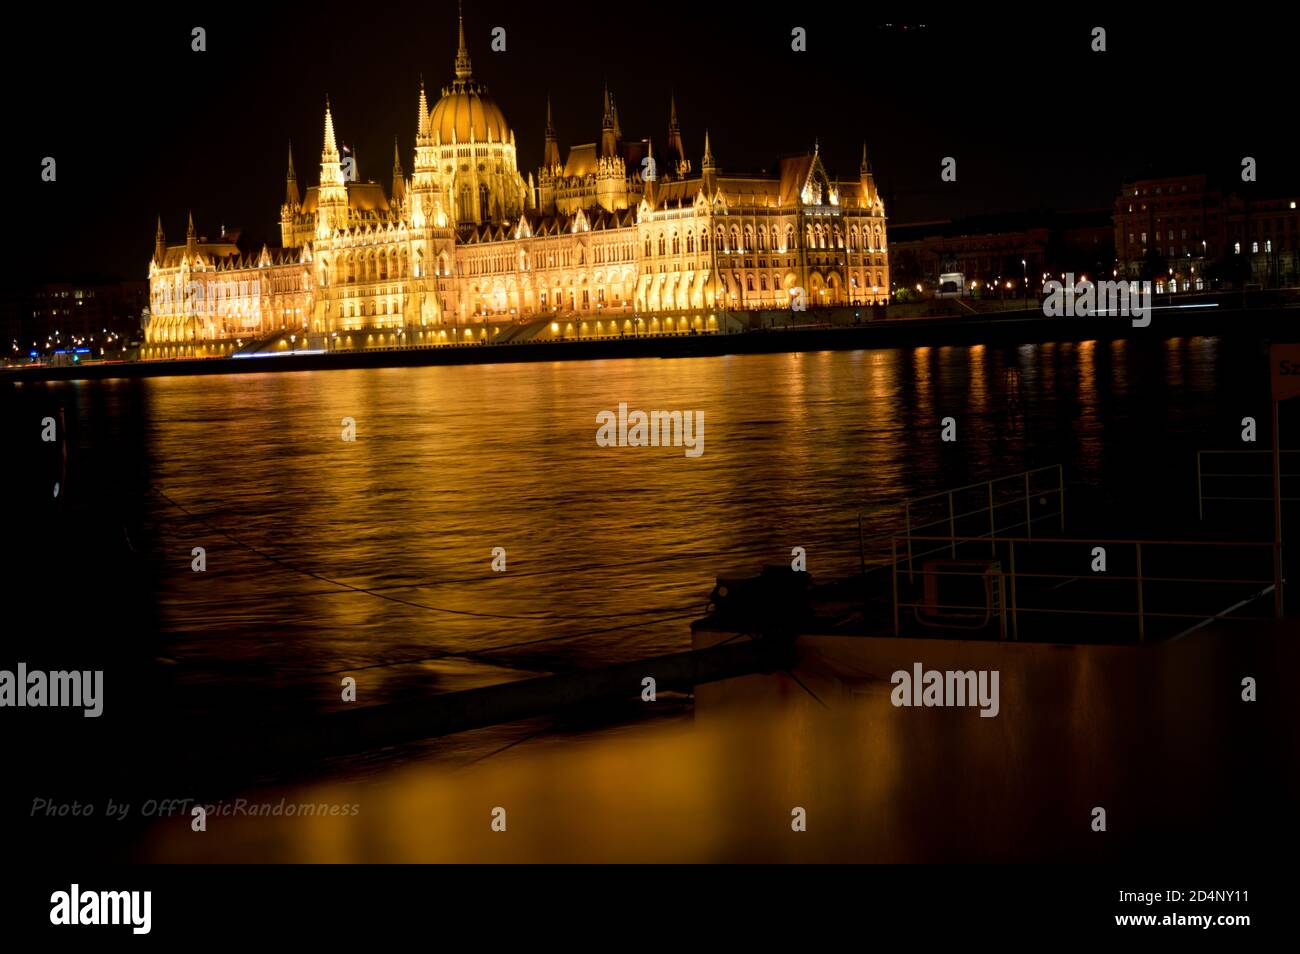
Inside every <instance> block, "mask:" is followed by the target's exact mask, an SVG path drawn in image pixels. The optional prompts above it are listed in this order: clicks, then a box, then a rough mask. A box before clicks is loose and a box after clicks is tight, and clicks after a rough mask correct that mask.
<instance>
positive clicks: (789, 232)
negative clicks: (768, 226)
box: [785, 225, 799, 252]
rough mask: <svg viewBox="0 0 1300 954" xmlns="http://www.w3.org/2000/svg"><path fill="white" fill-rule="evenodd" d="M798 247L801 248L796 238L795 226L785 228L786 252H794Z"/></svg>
mask: <svg viewBox="0 0 1300 954" xmlns="http://www.w3.org/2000/svg"><path fill="white" fill-rule="evenodd" d="M798 247H799V244H798V243H797V242H796V241H795V237H794V226H793V225H787V226H786V227H785V248H786V251H787V252H793V251H794V250H795V249H797V248H798Z"/></svg>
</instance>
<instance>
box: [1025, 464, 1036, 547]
mask: <svg viewBox="0 0 1300 954" xmlns="http://www.w3.org/2000/svg"><path fill="white" fill-rule="evenodd" d="M1025 536H1026V537H1027V538H1029V539H1030V540H1032V539H1033V538H1034V516H1033V513H1032V512H1031V511H1030V509H1029V471H1025Z"/></svg>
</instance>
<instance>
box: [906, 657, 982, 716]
mask: <svg viewBox="0 0 1300 954" xmlns="http://www.w3.org/2000/svg"><path fill="white" fill-rule="evenodd" d="M889 681H890V682H892V683H893V684H894V691H893V692H891V693H890V694H889V701H890V702H892V703H893V704H894V705H896V706H979V709H980V717H981V718H983V719H992V718H994V717H995V716H996V715H997V714H998V711H999V709H1001V703H1000V702H999V700H998V671H997V670H996V669H992V670H990V669H981V670H979V671H978V672H976V671H975V670H974V669H967V670H966V671H964V672H963V671H961V670H952V669H948V670H939V669H931V670H928V671H927V670H925V669H924V668H923V667H922V666H921V664H920V663H912V671H911V672H910V673H909V672H908V671H907V670H906V669H899V670H898V671H897V672H895V673H894V674H893V676H891V677H890V679H889Z"/></svg>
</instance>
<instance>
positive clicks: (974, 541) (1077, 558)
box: [891, 533, 1278, 643]
mask: <svg viewBox="0 0 1300 954" xmlns="http://www.w3.org/2000/svg"><path fill="white" fill-rule="evenodd" d="M913 541H917V542H926V543H928V542H938V543H942V544H944V545H945V546H942V547H939V548H938V549H939V550H940V551H942V550H948V551H949V552H950V553H952V554H957V553H958V551H959V548H963V547H965V548H967V549H968V550H969V549H971V548H974V550H977V551H978V552H979V553H981V554H982V553H983V548H984V546H985V545H986V544H988V543H989V537H988V536H987V535H986V534H981V535H979V536H956V535H951V534H941V535H935V534H925V535H921V534H912V533H902V534H895V535H894V539H893V542H892V544H891V555H892V558H893V559H892V564H893V622H894V635H895V636H899V635H902V614H903V611H905V610H911V611H912V612H913V613H914V614H916V617H917V620H918V622H920V623H922V624H924V625H932V626H933V625H944V624H943V623H942V622H938V623H936V622H934V619H935V618H940V617H943V616H944V615H945V614H947V616H948V618H949V619H956V618H959V617H961V616H962V615H966V616H971V615H974V616H979V614H985V622H986V625H987V623H988V622H991V620H992V618H993V617H995V616H996V617H997V620H998V630H999V634H998V635H999V638H1000V639H1007V638H1008V637H1009V638H1010V639H1013V640H1017V639H1019V638H1020V618H1021V616H1022V615H1024V614H1041V615H1043V616H1056V617H1071V618H1074V619H1084V620H1087V619H1108V618H1109V619H1114V618H1132V619H1134V620H1135V621H1136V623H1137V641H1138V642H1140V643H1141V642H1146V639H1147V635H1148V623H1150V622H1151V621H1158V620H1188V621H1195V625H1193V626H1191V627H1190V628H1185V629H1183V630H1182V631H1181V632H1179V633H1178V634H1177V635H1182V634H1184V633H1187V632H1191V631H1192V630H1195V629H1199V628H1200V627H1202V626H1205V625H1207V624H1208V623H1210V622H1213V621H1214V620H1216V619H1231V620H1233V621H1249V622H1263V621H1266V620H1270V619H1274V618H1276V614H1277V612H1278V610H1277V603H1276V595H1277V588H1276V584H1275V581H1274V579H1272V578H1270V577H1264V578H1259V579H1256V578H1248V577H1244V576H1240V575H1233V576H1225V577H1206V576H1204V575H1203V574H1199V573H1193V572H1185V573H1184V572H1176V571H1175V572H1173V573H1172V574H1171V573H1152V572H1149V570H1148V569H1147V568H1144V562H1146V561H1147V560H1149V558H1150V557H1151V556H1152V553H1153V551H1156V550H1157V548H1163V549H1167V551H1168V554H1167V558H1172V559H1173V560H1174V561H1182V562H1183V565H1187V564H1188V563H1191V562H1192V561H1194V560H1196V559H1197V558H1196V557H1194V556H1193V555H1192V554H1195V553H1202V554H1203V553H1221V554H1225V555H1228V554H1230V553H1231V552H1232V551H1233V550H1234V549H1235V550H1236V552H1237V554H1238V556H1237V559H1235V560H1234V561H1233V564H1232V565H1234V566H1235V565H1238V564H1239V561H1240V559H1241V555H1242V554H1243V553H1250V552H1263V553H1268V554H1271V553H1272V550H1273V544H1272V543H1267V542H1260V541H1221V540H1208V541H1207V540H1193V541H1186V540H1117V539H1095V538H1094V539H1090V540H1083V539H1069V538H1063V537H1050V538H1042V537H1040V538H1038V539H1034V538H1031V537H1029V536H1024V537H1007V536H1001V537H999V538H998V539H997V541H996V544H995V548H994V553H993V554H992V555H991V556H990V557H988V558H982V559H981V560H979V561H975V560H971V561H966V562H969V563H983V564H985V565H984V567H983V568H978V567H976V568H972V569H969V570H968V569H956V570H953V569H944V568H942V566H941V564H942V563H944V562H947V561H932V562H931V563H930V564H928V565H925V566H923V568H922V574H923V576H925V577H927V578H930V579H937V578H943V577H963V576H965V577H972V576H975V577H980V576H982V577H985V578H986V580H987V581H996V582H995V583H994V582H986V585H985V591H986V599H985V602H984V604H983V605H980V604H978V603H944V602H939V601H937V600H934V599H926V600H924V601H913V600H909V599H904V598H903V593H902V587H903V586H906V585H910V584H911V583H912V581H913V574H912V570H911V566H910V562H911V557H910V556H909V555H904V554H903V553H902V552H900V551H902V550H906V552H907V554H910V553H911V551H912V543H913ZM1097 547H1101V548H1103V549H1104V551H1105V554H1106V555H1107V556H1108V557H1110V558H1111V559H1114V558H1115V557H1121V560H1120V562H1123V563H1127V561H1125V560H1122V557H1123V555H1124V554H1127V553H1131V554H1132V563H1131V566H1132V571H1131V572H1127V571H1124V570H1122V569H1121V570H1120V571H1119V572H1114V573H1112V572H1107V571H1099V572H1095V573H1091V572H1089V570H1090V569H1091V566H1092V561H1093V560H1095V559H1096V551H1095V549H1094V548H1097ZM1060 548H1065V549H1066V550H1067V553H1066V555H1065V557H1064V561H1065V566H1064V567H1053V566H1052V564H1051V561H1050V559H1046V558H1045V557H1046V551H1048V550H1053V551H1054V552H1056V553H1060V552H1061V549H1060ZM1210 548H1213V549H1210ZM1071 549H1072V550H1073V551H1075V552H1072V553H1071V552H1068V551H1069V550H1071ZM1112 550H1113V551H1114V553H1113V554H1112ZM931 552H934V551H931ZM954 559H955V557H954ZM1027 559H1028V560H1029V564H1028V566H1026V560H1027ZM904 561H907V562H908V563H909V566H908V568H907V574H906V582H904V581H903V580H901V579H900V577H902V576H904V574H901V573H900V565H901V564H902V563H903V562H904ZM1147 566H1149V563H1148V564H1147ZM1053 582H1055V585H1050V584H1052V583H1053ZM1085 582H1086V583H1087V584H1091V585H1092V589H1091V591H1090V592H1089V593H1088V595H1087V600H1088V604H1087V605H1086V606H1084V607H1077V606H1076V607H1066V606H1062V605H1048V604H1047V603H1045V602H1038V603H1036V604H1027V603H1026V601H1025V597H1026V595H1038V594H1043V595H1046V596H1047V597H1049V598H1053V599H1057V600H1058V601H1059V598H1060V596H1061V595H1062V594H1061V590H1062V589H1063V588H1064V587H1065V586H1067V585H1069V584H1074V583H1085ZM1102 584H1106V585H1116V584H1126V585H1127V586H1128V587H1130V589H1129V590H1128V593H1129V596H1128V597H1127V598H1125V597H1124V596H1123V594H1122V593H1121V595H1120V596H1119V597H1118V598H1116V597H1114V596H1113V595H1111V594H1103V595H1098V590H1097V587H1098V586H1099V585H1102ZM1155 585H1159V586H1160V587H1161V588H1162V589H1163V588H1169V589H1172V590H1174V591H1175V596H1176V599H1177V600H1178V602H1177V604H1176V605H1177V606H1179V607H1182V610H1181V611H1180V610H1179V609H1177V608H1175V609H1165V608H1163V607H1160V606H1156V607H1153V606H1152V604H1151V602H1150V598H1151V591H1152V587H1153V586H1155ZM1220 586H1221V587H1227V588H1229V589H1230V590H1231V593H1230V595H1228V596H1227V597H1214V596H1211V595H1210V592H1211V588H1212V587H1220ZM934 589H935V590H936V592H937V589H938V588H937V586H935V587H934ZM1027 591H1028V593H1027ZM1270 593H1273V594H1274V596H1275V604H1274V614H1273V615H1272V616H1241V615H1236V614H1237V613H1238V611H1239V610H1240V609H1241V608H1242V607H1244V606H1247V605H1249V604H1250V603H1252V602H1255V601H1256V600H1258V599H1260V598H1262V597H1264V596H1267V595H1268V594H1270ZM994 594H996V595H997V598H996V600H995V599H994ZM1196 597H1202V598H1206V599H1211V600H1213V599H1218V600H1219V602H1217V603H1215V604H1213V605H1211V606H1209V607H1207V608H1206V609H1202V610H1196V611H1192V612H1187V611H1186V610H1187V609H1188V608H1189V605H1190V604H1189V600H1191V601H1192V602H1194V601H1195V598H1196ZM1130 607H1131V608H1130ZM923 613H926V614H929V615H930V617H931V619H930V620H927V619H925V618H923V616H922V614H923ZM947 628H969V627H961V626H958V625H956V624H951V625H948V626H947Z"/></svg>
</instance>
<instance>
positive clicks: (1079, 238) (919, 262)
mask: <svg viewBox="0 0 1300 954" xmlns="http://www.w3.org/2000/svg"><path fill="white" fill-rule="evenodd" d="M889 254H890V265H891V268H892V271H893V278H894V283H895V285H897V286H898V287H899V288H911V287H912V286H914V285H916V284H921V285H922V286H923V287H927V288H928V287H933V286H937V284H938V281H939V276H940V275H943V274H954V273H960V274H961V275H963V276H964V279H965V282H964V284H965V289H966V293H967V294H975V295H980V294H985V295H987V294H994V293H996V294H998V295H1001V296H1005V297H1015V296H1019V295H1023V294H1025V284H1026V282H1027V283H1028V285H1029V292H1030V293H1031V294H1037V293H1038V290H1039V289H1040V288H1041V287H1042V283H1043V281H1045V277H1046V276H1048V275H1052V274H1055V273H1058V272H1064V271H1073V272H1075V273H1076V274H1100V273H1101V270H1102V269H1108V268H1110V266H1111V264H1112V262H1113V260H1114V248H1113V246H1112V244H1111V224H1110V214H1109V210H1107V209H1086V210H1082V211H1077V212H1017V213H1007V214H1001V215H986V216H978V217H973V218H967V219H957V220H945V221H938V222H918V223H914V224H907V225H894V226H891V227H890V230H889ZM1008 285H1009V286H1010V287H1008Z"/></svg>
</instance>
